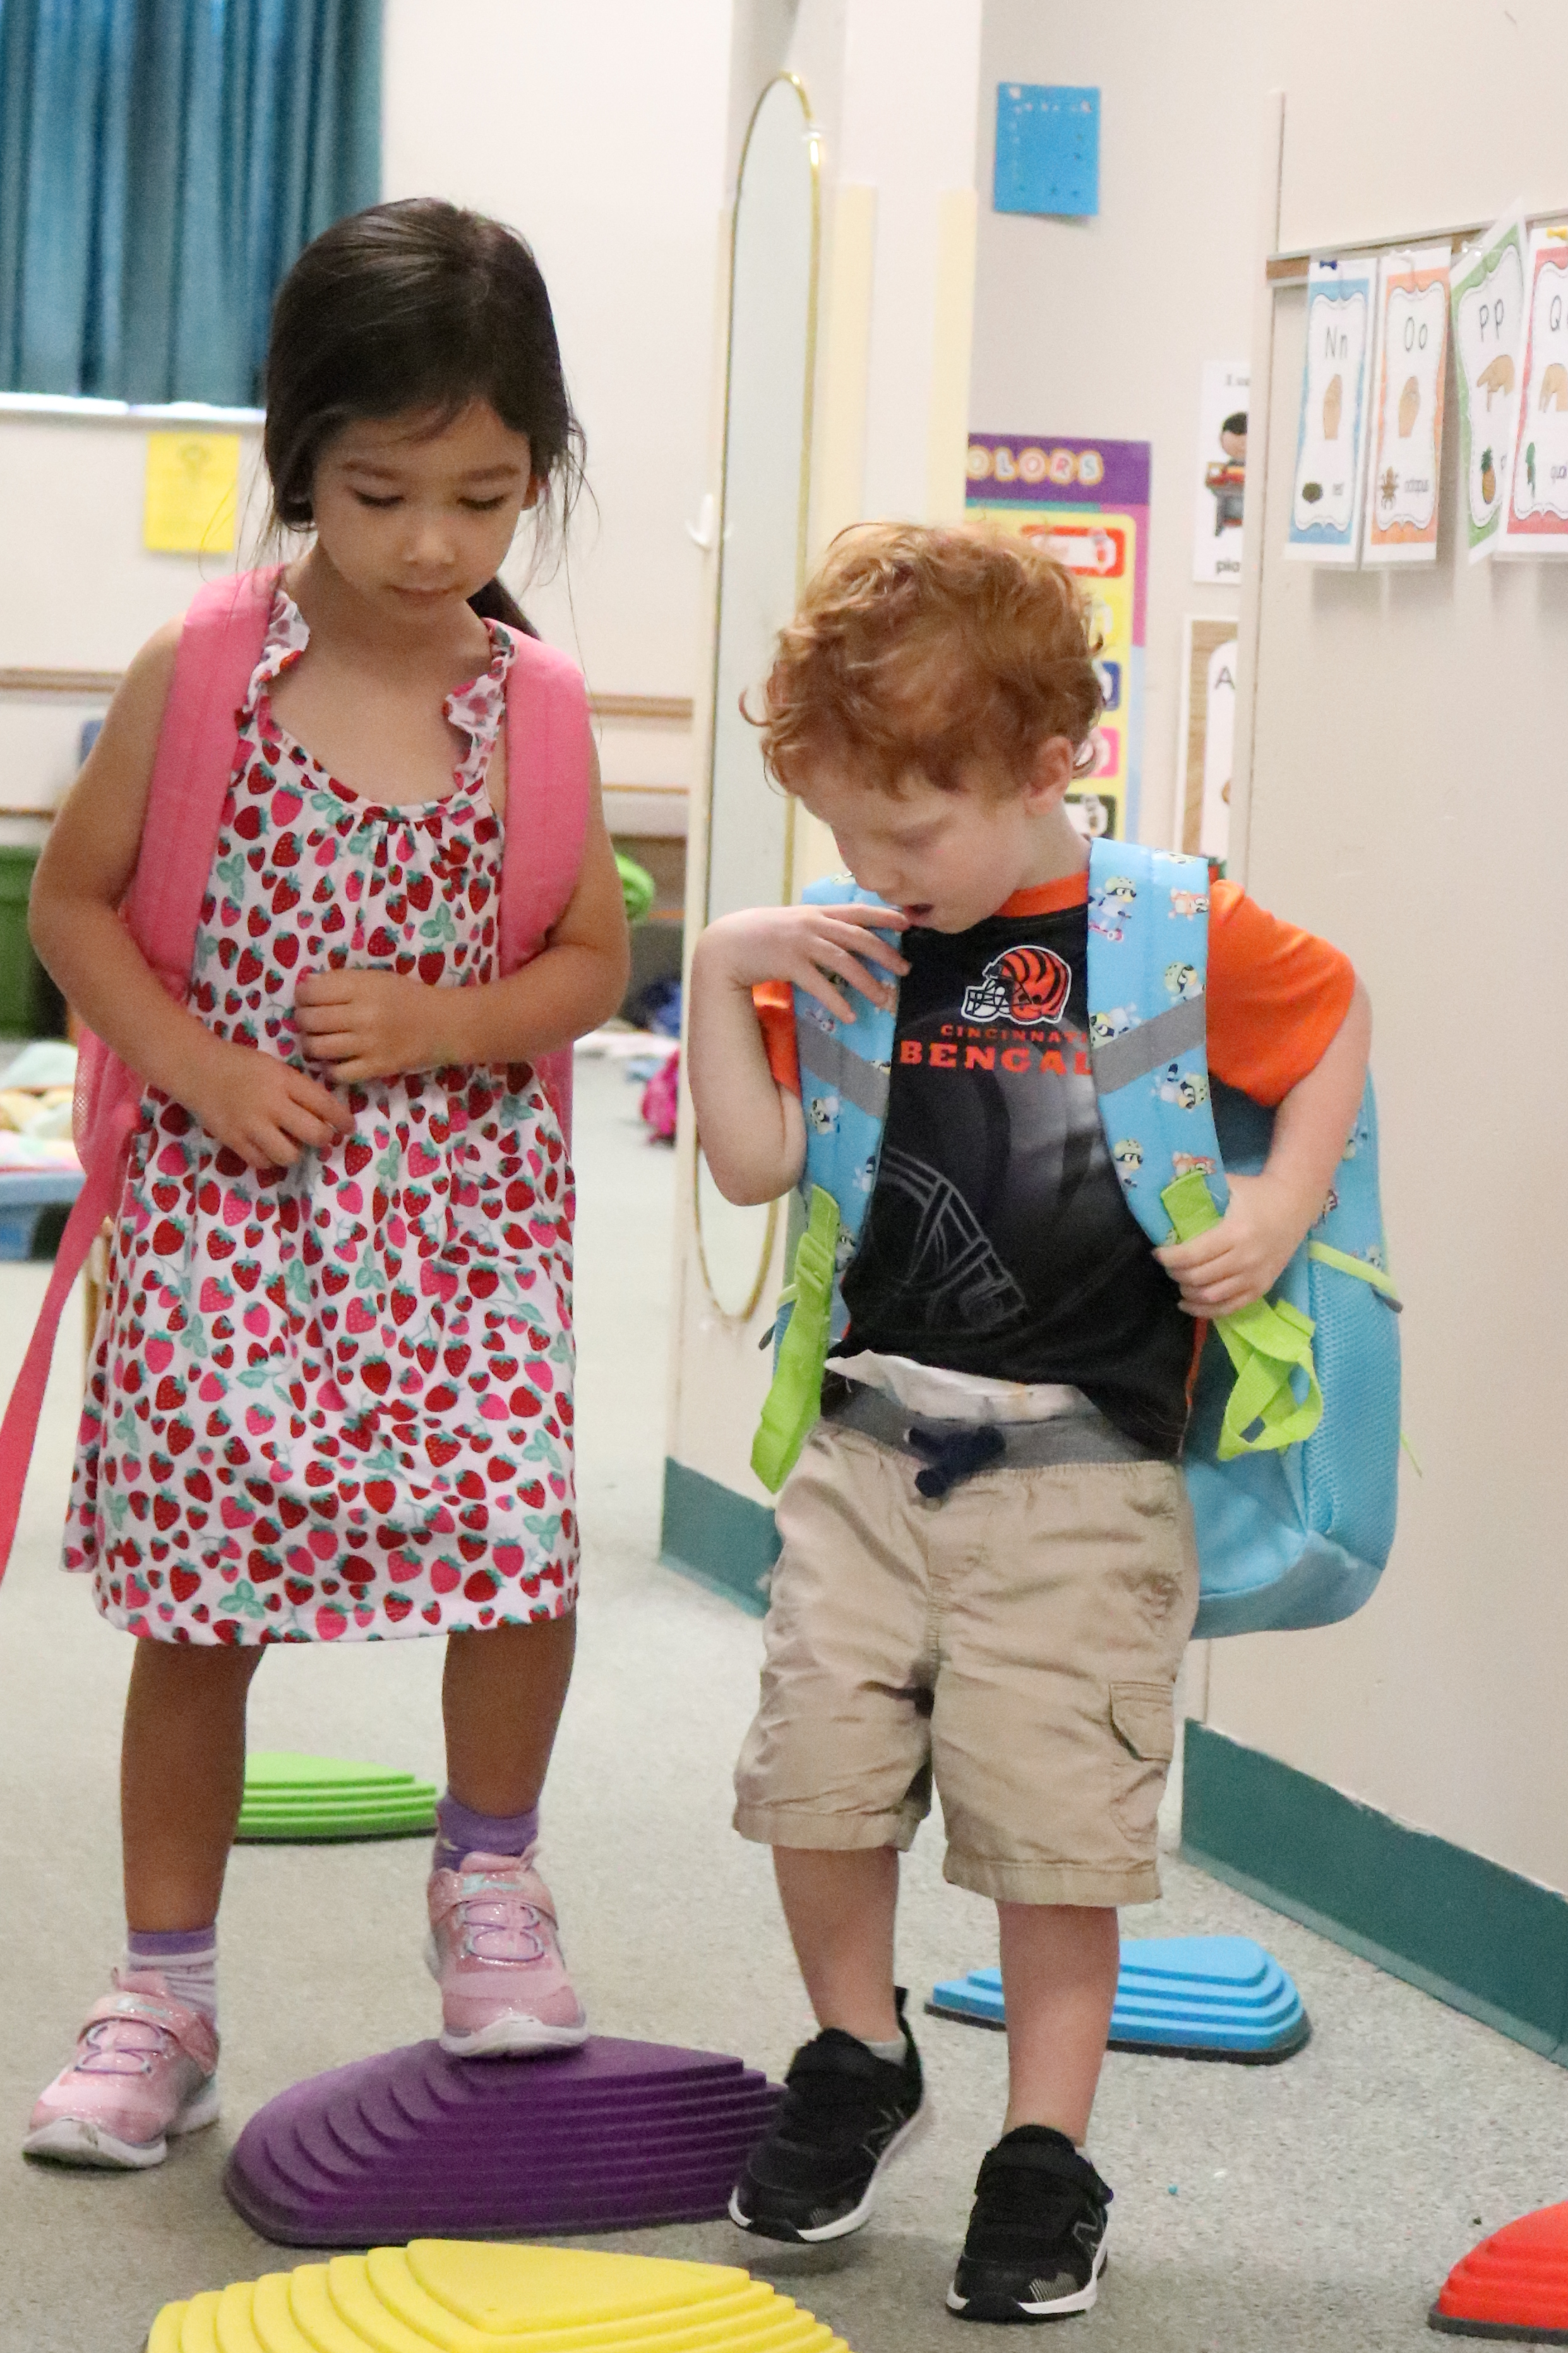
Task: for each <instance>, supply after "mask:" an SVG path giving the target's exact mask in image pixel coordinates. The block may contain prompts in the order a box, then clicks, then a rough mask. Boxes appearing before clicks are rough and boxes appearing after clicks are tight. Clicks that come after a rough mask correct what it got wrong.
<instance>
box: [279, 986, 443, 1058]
mask: <svg viewBox="0 0 1568 2353" xmlns="http://www.w3.org/2000/svg"><path fill="white" fill-rule="evenodd" d="M438 993H439V992H437V990H436V989H434V988H431V987H427V986H426V983H425V982H424V981H422V980H414V979H412V978H408V977H405V976H404V975H403V974H401V973H395V972H367V971H366V970H364V969H363V966H343V967H334V968H333V969H331V970H330V971H327V972H308V973H305V974H303V975H302V976H301V977H300V982H299V985H298V986H297V987H296V988H295V991H294V1027H295V1029H297V1030H298V1031H299V1034H300V1045H301V1046H302V1047H303V1049H304V1050H305V1052H306V1054H307V1055H308V1056H309V1058H310V1060H311V1061H312V1062H326V1063H328V1064H330V1065H331V1075H332V1078H333V1080H334V1081H335V1082H337V1083H338V1084H339V1085H343V1084H345V1083H348V1082H353V1081H358V1080H363V1079H395V1078H401V1076H402V1075H403V1073H404V1072H405V1071H428V1070H435V1069H437V1068H438V1067H439V1065H440V1063H441V1062H442V1060H444V1059H447V1058H446V1057H444V1056H443V1054H442V1051H441V1044H440V1039H439V1038H438V1037H437V1024H436V1021H435V1019H434V1018H433V1017H434V1016H435V1014H436V1013H437V1012H438V1011H439V1009H440V1008H438V1007H437V1006H435V1005H434V1004H433V1002H432V1000H433V999H434V998H435V997H437V994H438Z"/></svg>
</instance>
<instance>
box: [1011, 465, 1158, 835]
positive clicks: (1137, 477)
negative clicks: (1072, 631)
mask: <svg viewBox="0 0 1568 2353" xmlns="http://www.w3.org/2000/svg"><path fill="white" fill-rule="evenodd" d="M1149 459H1150V448H1149V444H1148V442H1147V441H1084V440H1077V439H1068V438H1066V437H1065V436H1061V435H1051V436H1047V435H1045V434H1023V433H972V434H971V435H970V437H969V490H968V496H967V501H966V503H967V505H968V508H969V512H971V513H972V514H983V515H986V516H988V517H989V518H990V519H991V520H992V521H993V522H995V523H997V524H998V525H1000V527H1001V528H1002V529H1003V530H1005V531H1010V532H1016V533H1017V534H1018V536H1019V537H1020V538H1021V539H1026V540H1028V541H1030V542H1031V543H1032V544H1033V545H1035V546H1037V547H1039V548H1042V549H1043V550H1044V552H1045V553H1046V554H1047V555H1050V556H1053V557H1054V558H1055V559H1056V561H1057V562H1058V564H1062V565H1066V566H1067V568H1068V571H1069V572H1071V573H1072V574H1073V575H1075V577H1076V578H1077V579H1079V581H1080V582H1081V583H1082V585H1083V587H1084V590H1085V593H1086V595H1087V596H1088V598H1089V622H1090V629H1091V633H1092V637H1093V639H1094V643H1095V646H1096V653H1095V669H1096V670H1097V671H1098V672H1099V675H1100V695H1101V709H1100V723H1099V724H1098V726H1097V727H1096V728H1095V731H1094V734H1093V737H1092V739H1091V740H1092V744H1093V750H1094V764H1093V766H1092V767H1091V768H1090V769H1089V773H1088V774H1087V775H1086V776H1083V777H1082V778H1081V779H1080V781H1079V786H1078V787H1077V789H1076V790H1074V791H1073V792H1070V793H1069V794H1068V815H1069V816H1070V817H1071V818H1072V819H1073V822H1074V823H1075V825H1077V826H1078V828H1079V831H1080V832H1082V833H1085V834H1088V835H1089V836H1090V837H1091V838H1093V837H1095V836H1099V835H1102V834H1104V835H1109V836H1111V837H1113V838H1114V839H1118V840H1127V839H1130V838H1131V837H1133V836H1135V835H1136V833H1137V829H1138V789H1139V778H1140V768H1141V764H1142V720H1143V647H1144V632H1145V629H1146V627H1147V620H1146V612H1147V605H1148V578H1149Z"/></svg>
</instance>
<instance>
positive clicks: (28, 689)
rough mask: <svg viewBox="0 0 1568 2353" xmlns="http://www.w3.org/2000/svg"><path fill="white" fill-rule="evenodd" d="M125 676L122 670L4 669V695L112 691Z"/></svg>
mask: <svg viewBox="0 0 1568 2353" xmlns="http://www.w3.org/2000/svg"><path fill="white" fill-rule="evenodd" d="M123 676H124V672H123V671H122V670H0V694H74V695H79V696H81V697H82V698H84V699H85V698H88V697H89V696H96V695H100V694H105V695H107V694H112V693H113V692H114V691H115V688H116V687H117V686H118V685H119V684H120V681H121V678H122V677H123Z"/></svg>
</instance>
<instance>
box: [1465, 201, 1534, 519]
mask: <svg viewBox="0 0 1568 2353" xmlns="http://www.w3.org/2000/svg"><path fill="white" fill-rule="evenodd" d="M1524 269H1525V237H1524V224H1523V222H1522V221H1521V218H1520V217H1519V216H1518V215H1517V214H1515V215H1513V216H1511V217H1509V218H1507V219H1504V220H1500V221H1499V223H1498V225H1497V227H1495V228H1494V229H1493V230H1492V231H1491V233H1490V235H1489V237H1486V239H1485V240H1484V241H1483V242H1482V243H1481V244H1480V245H1479V246H1477V247H1476V248H1474V249H1473V250H1472V251H1471V252H1468V253H1465V254H1461V255H1460V257H1459V259H1458V261H1457V262H1456V263H1455V264H1454V269H1453V282H1452V287H1451V300H1452V304H1453V313H1454V375H1455V379H1456V381H1457V383H1458V387H1459V480H1460V483H1461V485H1462V487H1463V496H1464V501H1465V542H1466V544H1467V546H1468V549H1469V554H1470V562H1471V563H1472V564H1480V563H1484V561H1485V560H1486V558H1487V557H1488V556H1489V555H1490V554H1491V553H1492V551H1493V549H1494V548H1495V546H1496V545H1497V541H1498V534H1499V533H1500V531H1501V529H1502V522H1503V512H1504V509H1505V507H1506V506H1507V503H1508V485H1509V476H1510V471H1511V470H1512V466H1513V443H1514V431H1515V427H1516V426H1517V424H1518V422H1519V366H1520V361H1521V356H1522V352H1523V343H1524Z"/></svg>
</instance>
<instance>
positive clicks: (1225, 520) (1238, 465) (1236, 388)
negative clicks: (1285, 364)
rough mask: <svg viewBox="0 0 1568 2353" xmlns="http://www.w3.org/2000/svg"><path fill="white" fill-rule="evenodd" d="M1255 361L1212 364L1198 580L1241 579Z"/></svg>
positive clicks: (1203, 410) (1196, 535)
mask: <svg viewBox="0 0 1568 2353" xmlns="http://www.w3.org/2000/svg"><path fill="white" fill-rule="evenodd" d="M1251 382H1252V364H1251V362H1250V361H1249V360H1209V361H1207V362H1205V366H1204V384H1203V399H1202V402H1201V404H1200V406H1199V409H1198V470H1197V500H1196V520H1195V522H1194V530H1193V578H1194V580H1225V581H1229V582H1231V583H1232V584H1233V585H1234V584H1237V583H1239V581H1240V579H1241V531H1242V522H1241V510H1242V501H1243V499H1244V497H1245V495H1246V491H1247V400H1248V397H1249V387H1250V385H1251Z"/></svg>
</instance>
